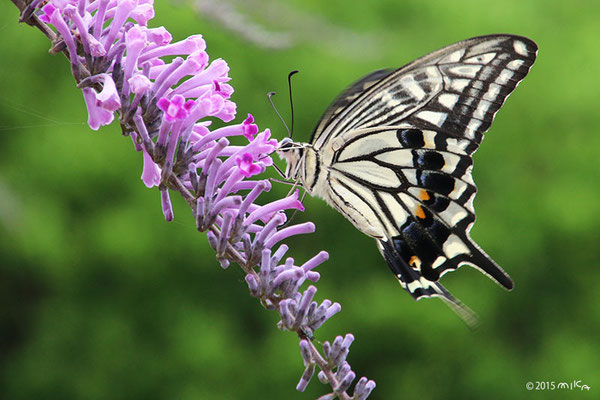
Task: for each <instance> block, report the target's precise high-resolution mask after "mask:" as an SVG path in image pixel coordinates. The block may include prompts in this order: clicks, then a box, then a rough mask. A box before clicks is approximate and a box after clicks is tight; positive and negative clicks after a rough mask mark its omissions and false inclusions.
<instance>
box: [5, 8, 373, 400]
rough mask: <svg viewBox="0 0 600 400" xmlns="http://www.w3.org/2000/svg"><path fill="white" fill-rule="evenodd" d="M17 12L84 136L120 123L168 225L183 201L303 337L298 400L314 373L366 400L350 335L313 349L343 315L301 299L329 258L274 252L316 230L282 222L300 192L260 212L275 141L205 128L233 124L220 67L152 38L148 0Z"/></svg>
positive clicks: (182, 46) (283, 324)
mask: <svg viewBox="0 0 600 400" xmlns="http://www.w3.org/2000/svg"><path fill="white" fill-rule="evenodd" d="M13 1H14V2H15V3H17V4H18V5H19V7H20V9H21V11H22V14H21V19H22V20H25V21H27V22H30V23H31V21H32V20H35V23H33V25H38V26H40V24H41V23H40V22H39V21H41V22H43V23H46V24H50V25H51V26H53V27H54V29H55V30H56V31H57V33H58V34H57V35H56V37H54V38H53V41H54V44H53V45H54V47H53V49H54V51H65V52H66V54H67V55H68V57H69V60H70V63H71V70H72V72H73V75H74V77H75V79H76V81H77V83H78V87H79V88H81V90H82V93H83V97H84V100H85V103H86V105H87V109H88V115H89V118H88V124H89V126H90V127H91V128H92V129H94V130H97V129H99V128H100V127H101V126H104V125H108V124H110V123H112V122H113V120H114V116H115V113H116V115H118V119H119V123H120V124H121V127H122V130H123V134H124V135H127V136H130V137H131V139H132V141H133V145H134V147H135V150H136V151H139V152H141V153H142V154H143V172H142V181H143V182H144V184H145V185H146V186H147V187H149V188H150V187H154V186H158V189H159V191H160V195H161V203H162V209H163V213H164V216H165V218H166V219H167V220H168V221H170V220H172V219H173V217H174V216H173V208H172V206H171V200H170V193H172V192H178V193H180V194H181V195H182V196H183V197H184V199H185V200H186V201H187V203H188V204H189V205H190V207H191V208H192V210H193V214H194V217H195V220H196V226H197V228H198V230H199V231H201V232H207V238H208V241H209V243H210V245H211V246H212V247H213V249H214V250H215V252H216V258H217V260H218V261H219V263H220V264H221V266H222V267H223V268H227V267H228V266H229V265H230V263H231V262H236V263H237V264H239V265H240V266H241V267H242V268H243V269H244V271H245V272H246V274H247V275H246V282H247V284H248V287H249V289H250V293H251V294H252V296H254V297H257V298H259V299H260V301H261V303H262V304H263V305H264V306H265V307H266V308H267V309H272V310H277V311H278V312H279V313H280V315H281V321H280V322H279V327H280V328H281V329H285V330H289V331H294V332H297V333H298V335H299V336H300V338H301V342H300V348H301V353H302V356H303V359H304V363H305V366H306V370H305V373H304V375H303V377H302V379H301V381H300V383H299V384H298V387H297V388H298V390H304V388H305V387H306V385H307V384H308V381H309V380H310V378H311V377H312V375H313V372H314V370H315V366H319V368H320V369H321V373H320V374H319V378H320V379H321V381H323V382H327V383H329V384H330V385H331V386H332V388H333V392H332V393H331V394H330V395H328V396H330V397H329V398H334V397H339V398H341V399H351V398H352V399H364V398H366V397H367V396H368V395H369V393H370V392H371V390H373V388H374V386H375V384H374V382H373V381H368V380H367V379H366V378H362V379H361V380H359V382H358V383H357V385H356V387H355V391H354V395H353V396H352V397H351V396H349V395H348V394H347V393H346V391H347V390H348V388H349V387H350V384H351V383H352V381H353V380H354V377H355V374H354V373H353V372H352V371H351V370H350V367H349V366H348V363H347V362H346V361H345V359H346V355H347V353H348V347H349V346H350V343H351V342H352V340H353V338H352V335H347V336H346V338H345V339H343V340H342V339H341V337H340V338H337V339H336V340H335V341H334V342H333V345H329V343H328V342H326V343H325V346H324V354H325V355H324V356H322V355H321V354H320V352H319V351H318V350H317V349H316V347H315V346H314V345H313V343H312V341H311V339H312V337H313V332H314V331H315V329H317V328H318V327H320V326H321V325H322V324H323V323H324V322H325V321H326V320H327V319H329V318H330V317H331V316H333V315H334V314H336V313H337V312H339V311H340V309H341V307H340V305H339V304H337V303H332V302H331V301H330V300H324V301H323V302H321V303H320V304H319V303H318V302H316V301H314V300H313V299H314V296H315V293H316V288H315V287H314V286H309V287H308V288H307V289H306V290H304V292H301V287H302V285H303V284H304V282H305V281H306V280H309V281H311V282H316V281H317V280H318V279H319V277H320V276H319V273H317V272H315V271H313V269H314V268H315V267H317V266H318V265H319V264H321V263H322V262H324V261H325V260H327V258H328V254H327V253H326V252H324V251H322V252H320V253H319V254H317V255H316V256H315V257H313V258H312V259H310V260H308V261H307V262H305V263H304V264H302V265H300V266H296V265H294V259H293V258H287V259H286V260H285V261H284V263H283V264H282V265H280V261H281V260H282V259H283V257H284V256H285V254H286V252H287V250H288V247H287V246H286V245H285V244H280V242H281V241H283V240H285V239H287V238H288V237H290V236H292V235H298V234H306V233H311V232H313V231H314V229H315V227H314V224H312V223H310V222H309V223H304V224H297V225H291V226H287V227H286V226H285V223H286V215H285V211H286V210H289V209H296V210H303V206H302V204H301V202H300V201H299V200H298V192H295V193H292V194H290V195H289V196H287V197H285V198H282V199H279V200H275V201H273V202H270V203H267V204H259V203H257V202H256V201H257V199H258V197H259V196H260V195H261V193H263V192H265V191H268V190H270V188H271V184H270V182H269V181H268V180H265V179H261V180H254V179H251V178H252V177H254V176H255V175H258V174H261V173H262V172H264V171H265V170H266V168H267V167H268V166H270V165H272V164H273V161H272V159H271V154H272V153H273V152H274V151H275V150H276V148H277V146H278V142H277V140H275V139H272V138H271V135H270V132H269V130H268V129H267V130H265V131H263V132H260V133H259V129H258V126H257V125H256V124H255V123H254V118H253V117H252V115H250V114H248V116H247V118H246V119H245V120H244V121H242V122H241V123H238V124H233V125H228V126H224V127H222V128H218V129H213V130H211V129H209V127H210V126H211V121H210V120H207V118H213V119H214V118H216V119H220V120H222V121H224V122H230V121H232V120H233V119H234V117H235V114H236V105H235V103H233V102H232V101H231V100H230V96H231V94H232V93H233V88H232V87H231V86H230V85H229V84H227V82H228V81H229V80H230V78H229V76H228V73H229V67H228V65H227V63H226V62H225V61H224V60H221V59H216V60H213V61H212V62H211V61H210V59H209V57H208V54H207V53H206V51H205V50H206V43H205V41H204V39H203V38H202V36H200V35H195V36H191V37H189V38H187V39H185V40H182V41H179V42H172V36H171V34H170V33H169V32H168V31H167V30H166V29H165V28H163V27H159V28H148V26H147V23H148V21H149V20H150V19H151V18H153V16H154V8H153V4H152V0H96V1H88V0H49V1H40V0H34V1H33V2H31V3H30V4H29V5H28V6H25V5H24V4H21V2H20V1H17V0H13ZM42 4H43V6H42V7H41V10H40V9H38V7H39V6H40V5H42ZM275 247H277V248H276V249H275ZM331 396H333V397H331Z"/></svg>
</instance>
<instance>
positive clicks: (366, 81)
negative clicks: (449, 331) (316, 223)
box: [311, 35, 537, 314]
mask: <svg viewBox="0 0 600 400" xmlns="http://www.w3.org/2000/svg"><path fill="white" fill-rule="evenodd" d="M536 53H537V46H536V44H535V43H534V42H533V41H531V40H529V39H527V38H524V37H520V36H512V35H491V36H483V37H478V38H473V39H468V40H465V41H462V42H459V43H456V44H454V45H451V46H448V47H446V48H443V49H441V50H438V51H436V52H433V53H431V54H429V55H427V56H424V57H422V58H420V59H417V60H415V61H413V62H412V63H410V64H408V65H406V66H404V67H402V68H400V69H398V70H396V71H393V72H390V71H376V72H375V73H373V74H370V75H368V76H366V77H365V78H363V79H362V80H361V81H359V82H357V83H356V84H354V85H353V86H352V87H350V88H349V89H348V90H347V91H346V92H344V93H343V94H342V95H341V96H340V97H338V99H337V100H336V101H334V103H333V104H332V105H331V106H330V107H329V109H328V110H327V111H326V112H325V115H324V117H323V119H322V120H321V122H320V123H319V124H318V125H317V128H316V129H315V131H314V133H313V137H312V139H311V145H312V147H313V148H314V150H315V151H316V152H317V153H319V155H320V160H321V162H322V163H323V166H322V167H323V168H322V169H323V170H325V171H326V173H327V174H328V175H327V179H325V180H324V182H327V183H326V186H327V187H326V188H317V189H318V190H317V192H319V193H318V194H319V195H321V196H322V197H324V198H325V200H326V201H328V202H329V203H330V204H331V205H333V206H334V207H335V208H336V209H338V210H339V211H340V212H341V213H343V214H344V215H345V216H346V217H347V218H348V219H349V220H350V221H351V222H352V223H353V224H354V225H355V226H356V227H357V228H358V229H359V230H361V231H363V232H364V233H366V234H368V235H370V236H372V237H375V238H376V239H377V241H378V246H379V248H380V250H381V252H382V254H383V256H384V258H385V259H386V261H387V262H388V264H389V266H390V268H391V269H392V271H393V272H394V274H395V275H396V277H397V278H398V280H399V281H400V283H401V285H402V287H404V288H405V289H406V290H407V291H408V292H409V293H410V294H411V295H412V296H413V297H414V298H415V299H419V298H421V297H429V296H440V297H442V298H443V299H444V300H446V301H448V302H449V303H450V304H451V305H452V306H454V308H455V309H457V311H458V312H459V313H462V314H464V312H463V310H465V309H464V308H463V306H462V305H461V304H460V302H459V301H458V300H456V299H455V298H454V297H452V295H451V294H450V293H449V292H448V291H447V290H446V289H445V288H444V287H443V286H442V285H440V284H439V283H438V279H439V278H440V277H441V276H442V275H443V274H444V273H446V272H447V271H450V270H454V269H457V268H458V267H459V266H460V265H461V264H469V265H472V266H474V267H476V268H478V269H479V270H480V271H482V272H483V273H485V274H486V275H488V276H489V277H490V278H492V279H493V280H495V281H496V282H497V283H499V284H500V285H502V286H503V287H505V288H507V289H511V288H512V287H513V283H512V281H511V279H510V278H509V277H508V275H507V274H506V273H505V272H504V271H503V270H502V269H501V268H500V267H499V266H498V265H497V264H496V263H495V262H494V261H493V260H492V259H491V258H490V257H488V256H487V255H486V254H485V253H484V252H483V251H482V250H481V249H480V248H479V247H478V246H477V245H476V244H475V243H474V242H473V241H472V240H471V238H470V236H469V231H470V229H471V227H472V225H473V223H474V221H475V211H474V208H473V198H474V196H475V193H476V190H477V189H476V187H475V183H474V182H473V179H472V176H471V170H472V166H473V162H472V159H471V155H472V154H473V153H474V152H475V151H476V150H477V148H478V146H479V144H480V143H481V141H482V139H483V133H484V132H485V131H487V130H488V129H489V127H490V125H491V123H492V121H493V118H494V115H495V114H496V112H497V111H498V110H499V109H500V107H501V106H502V104H503V103H504V101H505V100H506V98H507V96H508V95H509V94H510V93H511V92H512V91H513V90H514V89H515V88H516V86H517V84H518V83H519V82H520V81H521V80H522V79H523V78H524V77H525V76H526V75H527V73H528V72H529V69H530V68H531V66H532V64H533V63H534V61H535V57H536Z"/></svg>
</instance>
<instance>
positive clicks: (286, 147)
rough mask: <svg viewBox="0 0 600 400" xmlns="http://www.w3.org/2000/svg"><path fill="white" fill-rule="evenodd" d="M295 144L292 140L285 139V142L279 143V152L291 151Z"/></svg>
mask: <svg viewBox="0 0 600 400" xmlns="http://www.w3.org/2000/svg"><path fill="white" fill-rule="evenodd" d="M293 144H294V142H293V141H292V140H291V139H290V138H283V140H281V142H279V149H278V150H279V151H286V150H289V149H290V148H291V147H292V145H293Z"/></svg>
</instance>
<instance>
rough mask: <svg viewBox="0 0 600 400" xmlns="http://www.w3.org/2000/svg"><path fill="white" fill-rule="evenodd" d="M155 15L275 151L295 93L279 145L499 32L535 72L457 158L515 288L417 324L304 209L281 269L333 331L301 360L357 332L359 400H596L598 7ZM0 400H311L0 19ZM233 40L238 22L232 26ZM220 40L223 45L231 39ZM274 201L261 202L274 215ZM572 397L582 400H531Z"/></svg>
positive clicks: (227, 274) (72, 91)
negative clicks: (336, 310)
mask: <svg viewBox="0 0 600 400" xmlns="http://www.w3.org/2000/svg"><path fill="white" fill-rule="evenodd" d="M219 4H220V6H221V8H220V9H215V4H214V3H213V2H207V1H199V2H197V3H195V4H192V3H173V2H167V1H164V0H158V1H157V4H156V7H157V17H156V19H155V20H154V21H151V26H160V25H164V26H165V27H166V28H167V29H168V30H169V31H171V32H172V33H173V35H174V37H175V38H176V39H182V38H184V37H186V36H188V35H190V34H195V33H202V34H203V35H204V37H205V39H206V40H207V43H208V52H209V54H210V55H211V57H212V58H218V57H222V58H224V59H226V60H227V62H228V63H229V65H230V67H231V74H230V75H231V77H232V78H233V80H232V82H231V83H232V84H233V85H234V87H235V88H236V93H235V94H234V97H233V100H234V101H236V102H237V104H238V112H239V116H240V118H239V119H238V121H239V120H241V119H242V118H243V117H244V116H245V114H246V113H247V112H251V113H253V114H254V116H255V117H256V119H257V122H258V123H259V125H260V127H261V128H267V127H269V128H271V129H272V131H273V133H274V135H276V136H277V137H279V138H282V137H283V136H284V135H285V133H284V130H283V129H282V126H281V124H280V122H279V121H278V120H277V119H276V117H275V115H274V113H273V111H272V110H271V109H270V106H269V105H268V103H267V101H266V97H265V94H266V92H267V91H270V90H275V91H278V92H279V93H280V94H279V96H278V97H277V98H276V101H277V103H278V104H279V105H280V108H281V109H282V112H283V114H284V115H286V116H288V115H289V113H288V111H287V110H288V104H287V100H286V96H285V95H284V93H286V77H287V73H288V72H289V71H290V70H292V69H299V70H300V71H301V73H300V74H299V75H298V76H297V77H296V78H297V79H296V80H295V82H294V85H295V105H296V117H297V120H296V135H297V136H296V139H297V140H308V138H309V134H310V131H311V130H312V128H313V126H314V124H315V123H316V121H317V119H318V118H319V117H320V116H321V114H322V112H323V110H324V109H325V107H326V106H327V104H328V103H329V101H330V100H331V99H332V98H333V97H335V96H336V95H337V94H338V93H339V92H340V91H341V90H342V89H343V88H344V87H345V86H346V85H348V84H349V83H351V82H352V81H353V80H355V79H357V78H358V77H360V76H361V75H364V74H366V73H368V72H370V71H372V70H374V69H378V68H383V67H397V66H401V65H403V64H405V63H407V62H409V61H411V60H413V59H414V58H416V57H418V56H421V55H423V54H425V53H427V52H429V51H432V50H436V49H438V48H440V47H443V46H445V45H447V44H450V43H453V42H455V41H458V40H461V39H465V38H468V37H472V36H477V35H482V34H489V33H515V34H521V35H525V36H528V37H531V38H532V39H534V40H535V41H536V42H537V43H538V45H539V47H540V52H539V56H538V61H537V63H536V64H535V65H534V67H533V69H532V71H531V73H530V75H529V76H528V77H527V78H526V79H525V81H524V82H522V84H521V85H520V87H519V88H518V89H517V90H516V92H515V93H514V94H513V95H512V96H511V97H510V99H509V100H508V101H507V103H506V105H505V107H504V108H503V109H502V111H500V112H499V114H498V116H497V120H496V122H495V123H494V125H493V127H492V129H491V131H490V132H489V133H488V135H487V138H486V140H485V142H484V143H483V145H482V147H481V149H480V150H479V151H478V153H477V154H476V156H475V170H474V178H475V181H476V182H477V184H478V187H479V194H478V196H477V199H476V202H475V205H476V209H477V212H478V214H477V215H478V222H477V223H476V224H475V227H474V229H473V232H472V234H473V237H474V239H475V240H476V241H477V242H478V243H479V244H480V245H481V246H482V247H483V248H484V250H485V251H486V252H487V253H488V254H490V255H491V256H492V257H493V258H494V259H495V260H496V261H497V262H498V263H499V264H500V265H501V266H502V267H503V268H504V269H505V270H506V271H507V272H508V273H510V275H511V276H512V277H513V279H514V281H515V284H516V287H515V290H514V291H513V292H510V293H509V292H505V291H504V290H502V289H501V288H499V287H498V286H496V285H495V284H494V283H492V282H491V281H490V280H489V279H487V278H486V277H484V276H482V275H481V274H479V273H478V272H476V271H474V270H472V269H470V268H469V267H464V268H461V269H460V270H459V271H457V272H455V273H452V274H448V275H447V276H445V277H444V283H445V284H446V286H447V287H448V288H449V289H450V290H451V291H452V292H453V293H454V294H455V295H456V296H458V297H459V298H461V299H462V300H463V301H464V302H465V303H466V304H468V305H470V306H471V308H473V309H474V310H475V311H476V312H477V313H478V314H479V316H480V319H481V321H482V324H481V326H480V328H479V329H478V330H476V331H470V330H469V329H468V328H466V326H465V325H464V324H463V323H462V322H461V321H460V320H459V319H458V318H457V317H456V316H455V315H454V314H453V313H452V312H451V311H449V310H448V309H447V307H446V306H445V305H444V304H443V303H442V302H441V301H439V300H423V301H420V302H419V303H415V302H414V301H413V300H412V299H411V298H410V296H408V294H407V293H405V292H404V291H403V290H402V289H401V288H400V286H399V285H398V283H397V282H396V280H395V279H394V278H393V276H392V275H391V274H390V272H389V270H388V267H387V266H386V265H385V262H384V261H383V259H382V258H381V256H380V255H379V253H378V251H377V250H376V248H375V246H374V243H373V241H372V240H370V239H368V238H366V237H364V236H363V235H362V234H360V233H359V232H357V231H355V230H354V229H353V228H352V226H351V225H350V223H348V222H347V221H345V220H344V218H343V217H342V216H340V215H338V214H337V213H336V212H335V211H334V210H332V209H330V208H328V207H327V206H326V205H325V204H324V203H323V202H322V201H321V200H319V199H310V198H308V199H307V200H306V202H305V204H306V208H307V212H306V213H305V214H303V215H298V216H297V217H296V218H297V220H296V221H297V222H301V221H305V220H312V221H315V223H316V225H317V232H316V233H315V234H313V235H310V236H305V237H299V238H295V239H293V240H290V241H289V245H290V246H291V247H292V252H291V253H290V254H291V255H293V256H294V257H295V258H296V259H297V260H298V262H303V261H304V260H306V259H308V258H310V257H311V256H312V255H313V254H315V253H316V252H317V251H319V250H321V249H326V250H327V251H329V252H330V254H331V259H330V261H329V262H327V263H326V264H323V265H322V266H321V267H320V268H319V269H318V270H319V271H320V272H321V274H322V278H321V281H320V282H319V284H318V287H319V289H320V290H319V293H318V296H319V299H323V298H324V297H327V298H330V299H332V300H334V301H338V302H340V303H341V304H342V312H341V313H340V314H338V315H337V316H335V317H334V318H333V319H332V320H330V322H328V324H326V325H325V326H324V327H323V328H322V329H320V330H319V331H318V332H317V338H318V339H319V340H331V339H332V338H333V337H335V335H339V334H344V333H347V332H352V333H353V334H354V335H355V337H356V341H355V343H354V344H353V346H352V348H351V352H350V357H349V361H350V363H351V365H352V367H353V369H354V370H355V371H356V373H357V375H359V376H362V375H366V376H368V377H369V378H370V379H374V380H375V381H376V382H377V389H376V391H375V392H374V394H373V395H372V398H373V399H400V398H406V399H414V398H424V399H475V398H486V399H528V398H544V399H546V398H548V399H570V398H572V399H581V398H598V397H597V396H598V391H600V377H599V375H600V368H599V367H600V365H599V364H600V362H599V360H600V357H599V356H600V339H599V337H600V336H599V332H600V307H599V305H600V291H599V290H598V287H599V282H600V266H599V260H600V244H599V242H600V200H599V199H600V165H599V161H598V159H599V155H600V135H599V133H600V132H599V127H600V123H599V122H600V117H599V115H600V111H599V100H600V95H599V94H600V90H599V89H600V85H599V83H600V79H599V78H598V76H599V71H600V70H599V65H600V55H599V54H600V53H599V52H598V49H599V43H600V42H599V39H600V2H598V1H595V0H589V1H584V0H574V1H570V2H565V1H559V0H553V1H548V0H545V1H542V0H538V1H516V0H510V1H502V2H483V1H475V0H470V1H419V0H409V1H392V0H388V1H374V2H362V1H339V0H336V1H327V2H323V1H317V0H310V1H307V0H294V1H286V2H281V1H279V2H276V1H274V0H269V1H266V0H265V1H258V0H253V1H241V0H240V1H237V2H232V1H229V2H220V3H219ZM0 15H2V17H0V21H1V24H0V32H1V33H2V36H3V39H2V40H1V41H0V55H1V56H0V57H1V62H0V134H1V138H2V142H1V145H0V397H1V398H5V399H15V400H16V399H63V400H68V399H111V400H119V399H144V400H150V399H170V400H173V399H177V400H188V399H190V400H191V399H282V398H285V399H311V398H316V397H318V396H319V395H321V394H324V393H325V390H326V389H327V388H326V387H325V386H323V385H321V384H320V383H319V382H318V381H317V380H316V379H315V380H314V381H313V382H312V383H311V384H310V385H309V387H308V389H307V391H306V393H299V392H296V391H295V389H294V387H295V385H296V383H297V381H298V379H299V377H300V375H301V373H302V369H303V366H302V360H301V358H300V355H299V351H298V340H297V338H296V337H294V335H293V334H290V333H288V332H281V331H279V330H278V329H277V328H276V326H275V325H276V322H277V317H276V314H275V313H273V312H266V311H265V310H263V309H262V308H261V307H260V306H259V304H258V303H257V302H256V301H255V299H253V298H251V297H250V296H249V295H248V289H247V286H246V284H245V283H244V281H243V274H242V273H241V271H240V269H239V268H237V267H236V266H232V267H230V268H229V269H227V270H222V269H221V268H220V267H219V266H218V264H217V263H216V261H215V259H214V255H213V253H212V252H211V250H210V248H209V246H208V244H207V241H206V238H205V236H204V235H202V234H199V233H197V232H196V231H195V227H194V222H193V220H192V218H191V213H190V212H189V210H188V209H186V207H185V205H184V204H183V202H182V201H175V221H174V222H172V223H166V222H165V221H164V220H163V217H162V213H161V208H160V199H159V194H158V191H157V190H148V189H146V188H145V186H144V185H143V184H142V182H141V181H140V179H139V176H140V173H141V166H142V161H141V154H138V153H135V152H134V151H133V148H132V145H131V141H130V140H129V139H128V138H124V137H122V136H121V135H120V130H119V128H118V126H116V125H115V126H111V127H107V128H103V129H101V130H100V131H99V132H92V131H91V130H90V129H89V128H88V127H87V125H86V124H85V122H86V121H87V114H86V111H85V107H84V104H83V101H82V95H81V94H80V92H79V91H78V90H77V89H76V88H75V87H74V85H73V82H72V78H71V77H70V75H69V66H68V63H67V61H66V59H65V58H64V57H62V56H49V55H48V54H47V50H48V48H49V43H48V41H47V40H46V38H45V37H43V36H42V34H41V33H40V32H39V31H37V30H35V29H33V28H31V27H28V26H26V25H19V24H17V19H18V15H17V10H16V8H15V7H14V6H13V5H12V4H10V2H8V1H3V2H2V3H0ZM232 21H233V22H232ZM231 27H233V28H234V29H233V30H232V29H230V28H231ZM287 190H288V188H287V187H278V188H275V189H274V190H273V192H274V194H275V195H281V194H284V193H285V192H286V191H287ZM573 380H581V381H582V383H583V384H587V385H589V386H591V390H590V391H589V392H579V391H568V390H560V391H557V390H555V391H548V390H546V391H537V392H536V391H535V390H534V391H533V392H529V391H527V390H526V389H525V384H526V382H529V381H532V382H536V381H555V382H561V381H566V382H571V381H573Z"/></svg>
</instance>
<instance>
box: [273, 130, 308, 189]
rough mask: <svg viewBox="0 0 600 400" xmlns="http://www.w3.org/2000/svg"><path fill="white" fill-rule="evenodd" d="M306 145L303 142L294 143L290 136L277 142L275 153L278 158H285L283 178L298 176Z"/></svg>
mask: <svg viewBox="0 0 600 400" xmlns="http://www.w3.org/2000/svg"><path fill="white" fill-rule="evenodd" d="M307 146H308V145H307V144H305V143H295V142H294V141H293V140H292V139H291V138H289V137H286V138H284V139H283V140H281V141H280V142H279V147H278V148H277V154H279V158H281V159H282V160H285V161H286V163H287V167H286V169H285V178H286V179H291V180H297V179H298V177H299V176H300V172H301V168H302V164H303V160H304V151H305V150H306V147H307Z"/></svg>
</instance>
